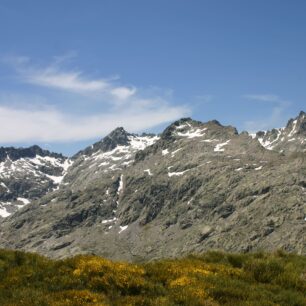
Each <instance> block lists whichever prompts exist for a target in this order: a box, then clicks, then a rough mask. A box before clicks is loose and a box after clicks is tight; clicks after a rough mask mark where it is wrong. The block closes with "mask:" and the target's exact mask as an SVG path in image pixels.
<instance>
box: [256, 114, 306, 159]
mask: <svg viewBox="0 0 306 306" xmlns="http://www.w3.org/2000/svg"><path fill="white" fill-rule="evenodd" d="M256 138H257V139H258V141H259V142H260V143H261V145H262V146H263V147H265V148H266V149H268V150H275V151H280V152H285V153H290V152H306V114H305V112H304V111H301V112H300V113H299V115H298V116H297V117H296V118H293V119H290V120H289V121H288V123H287V125H286V127H284V128H278V129H275V128H274V129H272V130H269V131H259V132H257V133H256Z"/></svg>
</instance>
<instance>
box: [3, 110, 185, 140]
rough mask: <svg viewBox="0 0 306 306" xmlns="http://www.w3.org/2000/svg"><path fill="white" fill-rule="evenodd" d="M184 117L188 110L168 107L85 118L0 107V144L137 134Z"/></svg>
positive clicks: (49, 111)
mask: <svg viewBox="0 0 306 306" xmlns="http://www.w3.org/2000/svg"><path fill="white" fill-rule="evenodd" d="M186 115H189V110H188V109H187V108H185V107H175V106H172V107H171V106H167V105H164V106H161V107H160V108H155V109H154V110H148V109H143V110H127V111H122V112H119V113H118V112H109V113H105V114H96V115H87V116H75V115H74V116H71V115H67V114H64V113H61V112H59V111H58V110H55V109H51V108H45V109H37V110H33V109H32V110H26V109H17V108H11V107H7V106H5V107H3V106H0V142H2V143H14V142H27V141H47V142H63V141H79V140H86V139H93V138H97V137H103V136H105V135H106V134H107V133H109V132H110V131H111V130H113V129H114V128H116V127H118V126H124V127H125V128H126V129H127V130H128V131H130V132H138V131H143V130H145V129H148V128H152V127H154V126H157V125H159V124H161V123H165V122H169V121H173V120H175V119H177V118H179V117H183V116H186Z"/></svg>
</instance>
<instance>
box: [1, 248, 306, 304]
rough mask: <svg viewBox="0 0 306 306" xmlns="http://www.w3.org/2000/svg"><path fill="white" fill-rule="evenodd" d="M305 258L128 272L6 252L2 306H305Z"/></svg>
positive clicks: (217, 256)
mask: <svg viewBox="0 0 306 306" xmlns="http://www.w3.org/2000/svg"><path fill="white" fill-rule="evenodd" d="M305 293H306V258H305V257H302V256H298V255H292V254H286V253H283V252H277V253H275V254H265V253H256V254H226V253H221V252H208V253H205V254H203V255H198V256H189V257H186V258H183V259H176V260H160V261H156V262H151V263H142V264H129V263H122V262H112V261H109V260H106V259H104V258H100V257H97V256H76V257H74V258H69V259H65V260H60V261H54V260H50V259H47V258H45V257H41V256H39V255H36V254H29V253H23V252H18V251H8V250H1V251H0V305H3V306H4V305H10V306H13V305H25V306H32V305H39V306H43V305H56V306H59V305H69V306H70V305H120V306H121V305H156V306H163V305H167V306H168V305H169V306H171V305H192V306H196V305H205V306H208V305H209V306H215V305H232V306H239V305H243V306H245V305H258V306H265V305H271V306H272V305H284V306H290V305H292V306H293V305H295V306H300V305H306V296H305Z"/></svg>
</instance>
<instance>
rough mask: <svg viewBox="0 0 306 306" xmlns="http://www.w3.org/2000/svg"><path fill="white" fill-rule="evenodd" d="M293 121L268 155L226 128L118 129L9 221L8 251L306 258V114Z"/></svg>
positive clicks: (1, 241)
mask: <svg viewBox="0 0 306 306" xmlns="http://www.w3.org/2000/svg"><path fill="white" fill-rule="evenodd" d="M290 122H291V123H290ZM294 122H296V123H294ZM289 123H290V124H288V125H287V127H286V129H284V131H283V133H284V134H283V137H284V138H285V139H287V140H286V141H281V142H280V143H278V144H277V146H275V148H274V147H273V148H271V147H270V148H268V149H267V148H265V147H264V146H262V145H261V144H260V142H259V141H258V140H257V139H256V138H253V137H251V136H250V135H248V134H247V133H241V134H238V132H237V130H236V129H235V128H233V127H231V126H227V127H225V126H222V125H221V124H220V123H219V122H218V121H210V122H207V123H201V122H198V121H194V120H191V119H181V120H179V121H176V122H174V123H173V124H172V125H170V126H169V127H168V128H167V129H166V130H165V131H164V132H163V133H162V134H161V135H160V137H157V136H152V135H143V136H137V135H132V134H129V133H127V132H126V131H124V130H123V129H122V128H118V129H116V130H115V131H114V132H112V133H111V134H110V135H109V136H107V137H105V138H104V139H103V140H102V141H100V142H98V143H96V144H94V145H93V146H91V147H89V148H86V149H85V150H84V151H81V152H79V153H78V154H76V155H75V156H74V157H73V158H72V160H73V164H72V166H71V167H70V168H69V169H68V170H67V174H66V175H65V177H64V179H63V183H62V184H61V185H60V187H59V188H58V189H57V190H55V191H53V192H49V193H48V194H46V195H45V196H44V197H42V198H41V199H40V200H38V201H35V202H33V203H31V204H29V205H27V206H26V207H24V208H23V209H21V210H19V211H18V212H16V213H15V214H14V215H13V216H11V217H9V218H7V219H5V221H4V222H3V223H2V224H1V227H0V234H1V236H0V246H1V247H10V248H17V249H25V250H28V251H35V252H39V253H42V254H46V255H48V256H52V257H65V256H70V255H73V254H77V253H96V254H99V255H103V256H105V257H109V258H113V259H126V260H142V259H153V258H160V257H169V256H181V255H183V254H185V253H190V252H201V251H204V250H207V249H223V250H228V251H252V250H255V249H265V250H273V249H276V248H284V249H286V250H287V251H296V252H298V253H302V254H306V242H305V230H306V227H305V225H306V221H305V216H306V207H305V203H306V189H305V188H306V162H305V152H304V142H303V140H304V139H305V137H306V134H305V129H304V126H305V114H304V113H303V112H301V114H300V115H299V117H297V118H296V119H294V120H292V121H289ZM289 130H290V132H288V131H289ZM291 132H292V133H291ZM290 133H291V134H290ZM265 135H266V137H268V135H269V132H268V133H266V134H265ZM259 136H260V134H259V135H258V136H257V137H259ZM293 136H294V137H293ZM271 137H272V136H271ZM292 138H295V139H294V140H292V141H289V140H290V139H292ZM280 139H281V138H280ZM266 141H267V138H266ZM275 143H276V141H275ZM288 143H290V146H289V145H288ZM292 143H297V145H295V146H294V147H293V146H292ZM284 144H285V145H284ZM299 144H301V145H299ZM282 145H283V146H282ZM281 150H284V151H282V152H280V151H281Z"/></svg>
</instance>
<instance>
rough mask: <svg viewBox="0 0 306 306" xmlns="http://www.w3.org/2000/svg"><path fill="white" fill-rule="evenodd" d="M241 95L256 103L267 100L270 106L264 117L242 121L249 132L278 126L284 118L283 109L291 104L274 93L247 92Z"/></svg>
mask: <svg viewBox="0 0 306 306" xmlns="http://www.w3.org/2000/svg"><path fill="white" fill-rule="evenodd" d="M242 97H243V98H245V99H247V100H249V101H253V102H254V101H255V102H257V103H264V102H269V103H268V104H269V107H270V108H271V110H270V111H268V112H267V113H268V115H267V116H266V117H265V118H260V119H258V120H249V121H246V122H245V123H244V126H245V129H246V130H248V131H250V132H257V131H259V130H268V129H271V128H275V127H280V126H281V125H282V124H283V122H284V120H285V115H284V114H285V111H286V109H287V108H288V107H289V106H290V105H291V102H290V101H287V100H284V99H282V98H281V97H279V96H278V95H274V94H249V95H243V96H242Z"/></svg>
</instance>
